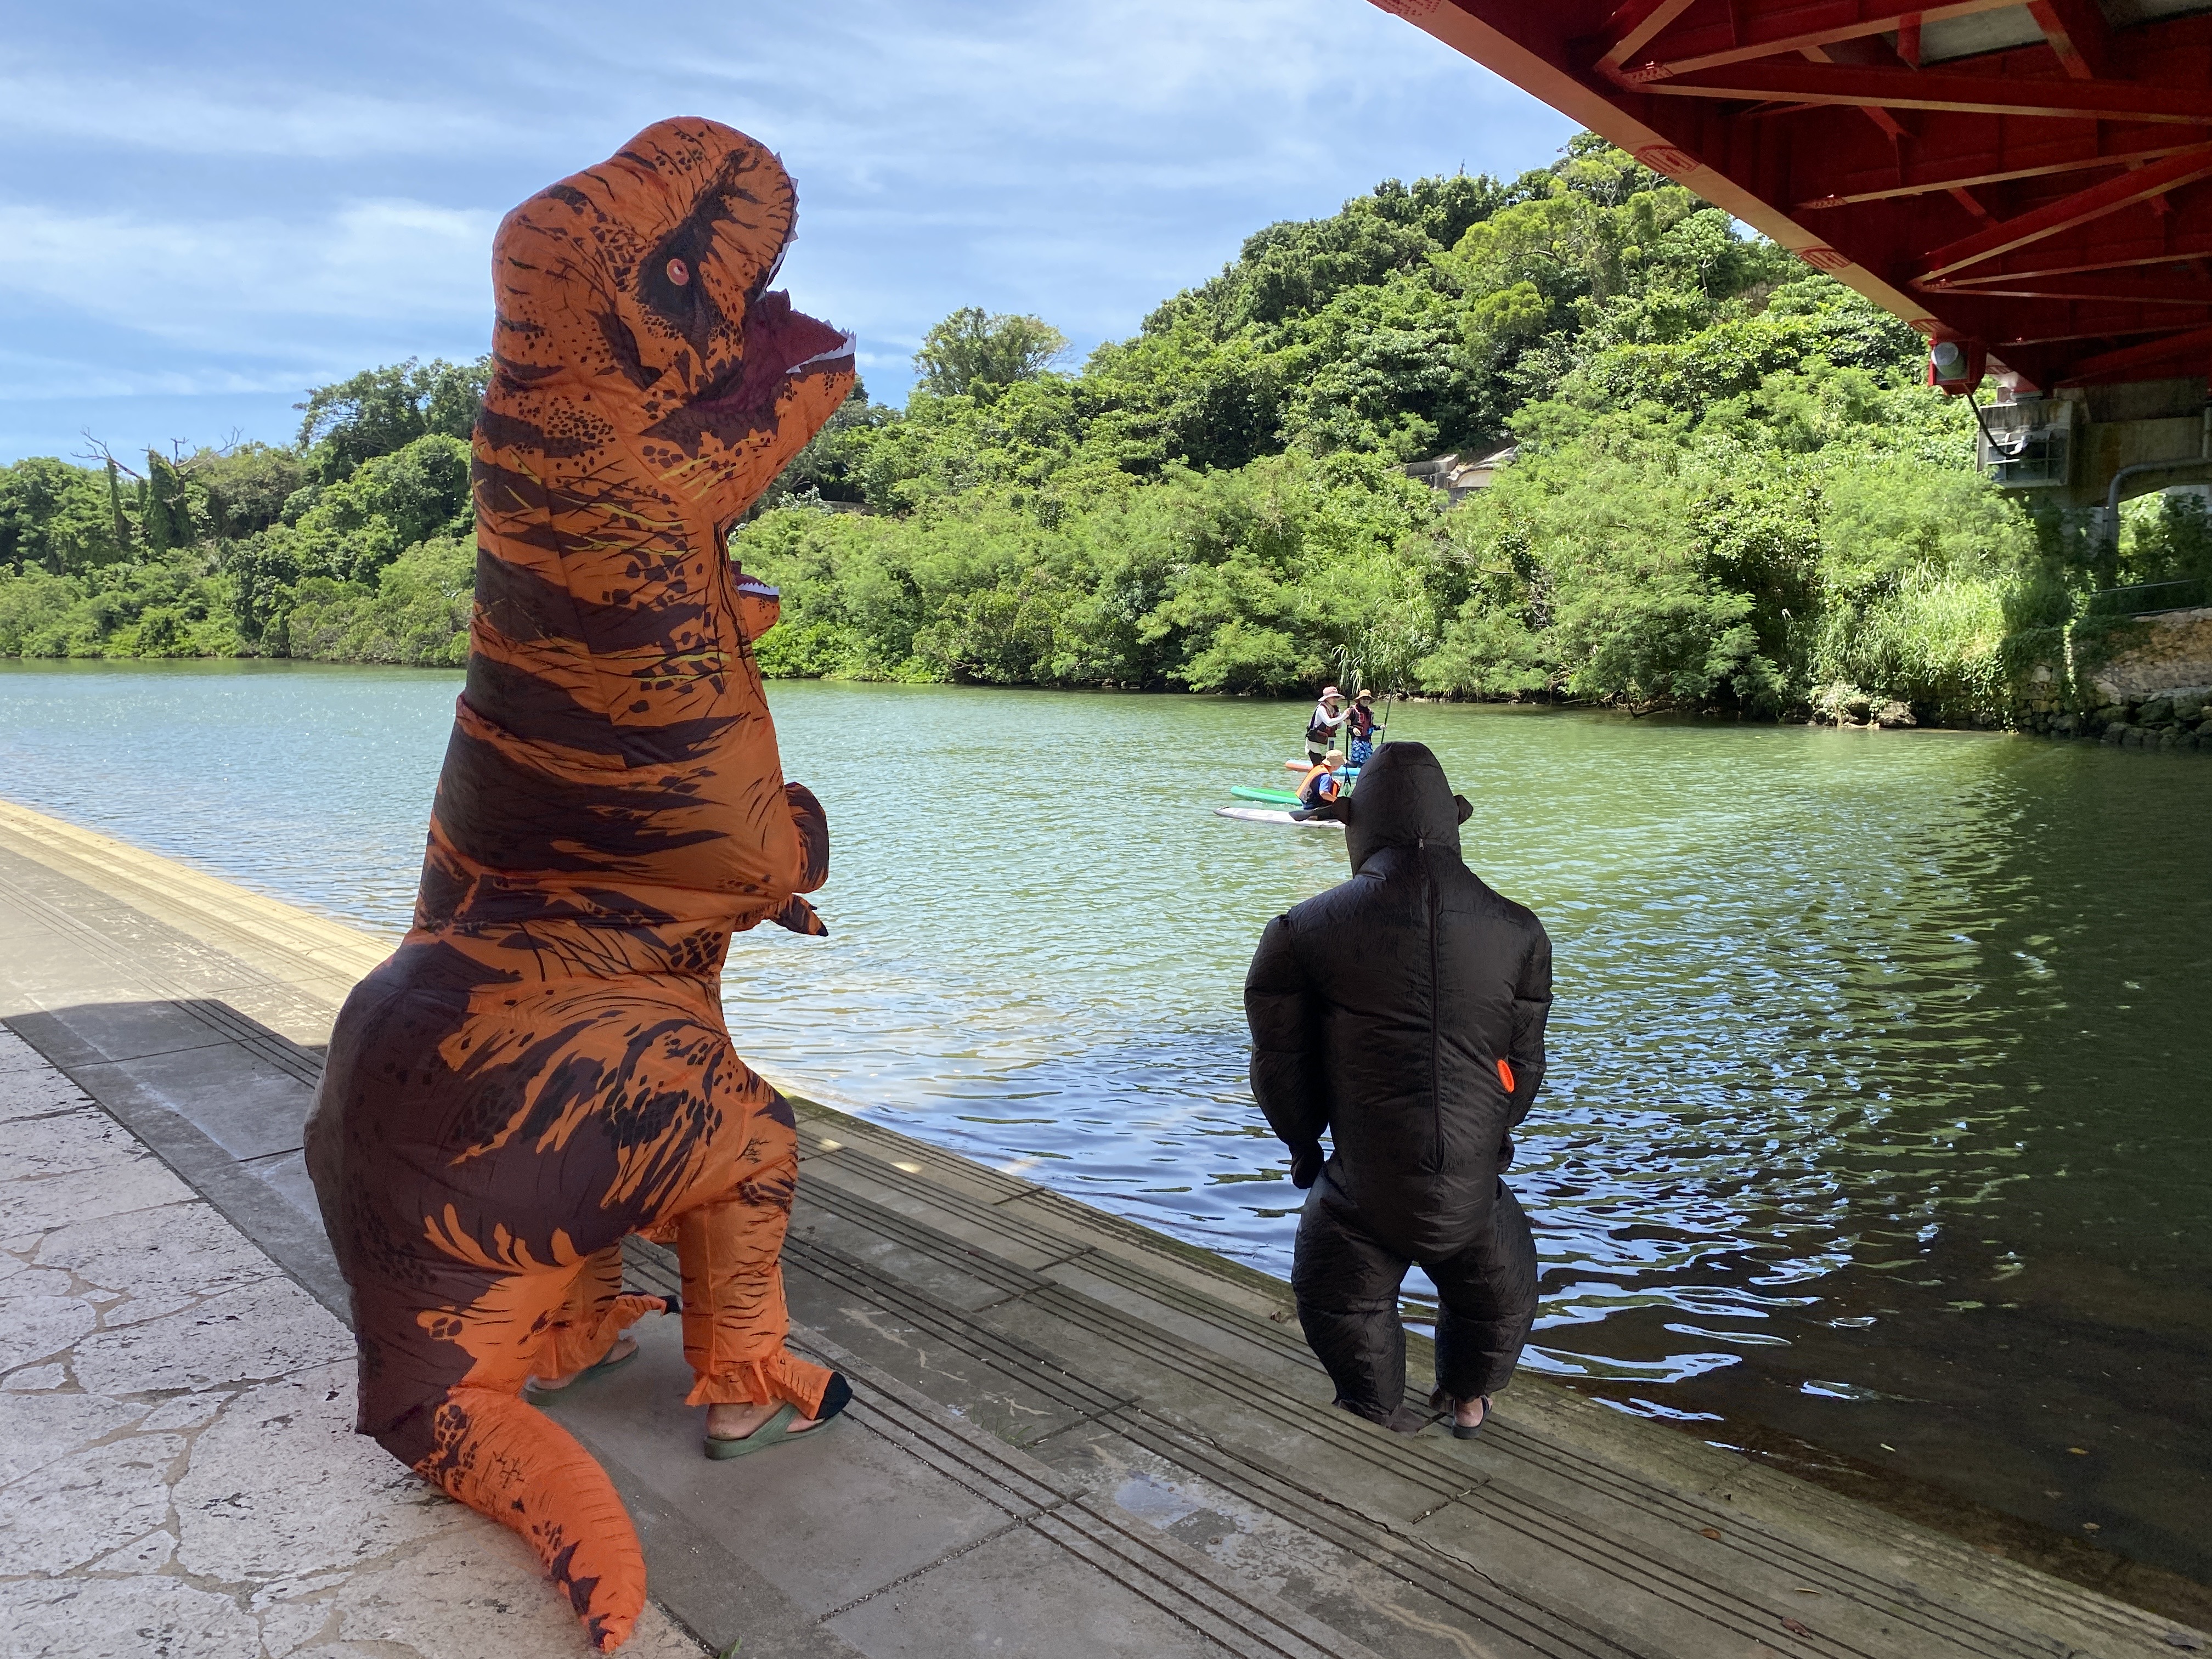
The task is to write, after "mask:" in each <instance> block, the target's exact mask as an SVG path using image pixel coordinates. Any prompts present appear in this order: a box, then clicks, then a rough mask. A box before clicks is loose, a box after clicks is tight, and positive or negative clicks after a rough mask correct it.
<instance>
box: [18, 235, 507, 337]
mask: <svg viewBox="0 0 2212 1659" xmlns="http://www.w3.org/2000/svg"><path fill="white" fill-rule="evenodd" d="M497 223H498V216H496V215H495V214H493V213H490V212H489V211H483V210H455V209H451V208H437V207H430V206H427V205H425V204H422V203H420V202H407V201H369V202H355V203H349V204H345V205H343V206H341V207H339V208H337V210H334V211H332V212H331V213H330V214H329V215H327V216H325V217H322V218H319V219H299V220H282V219H274V218H262V217H253V218H235V219H222V220H212V221H210V220H200V219H156V218H152V217H149V216H143V215H138V214H122V213H106V214H74V213H70V212H67V211H65V210H61V209H58V208H54V207H50V206H42V205H39V204H29V203H0V295H15V296H21V297H23V298H29V299H35V300H39V301H45V302H46V305H48V306H50V307H65V308H67V309H69V310H70V311H72V312H75V313H78V314H80V315H82V316H86V317H90V318H94V319H100V320H102V321H105V322H107V323H111V324H114V325H121V326H125V327H128V328H131V329H132V330H135V331H140V332H143V333H145V334H148V335H150V336H152V337H155V338H156V339H161V340H167V341H172V342H174V343H178V344H180V345H190V346H198V347H209V346H221V345H223V344H226V343H246V342H249V341H251V340H252V338H253V337H254V335H255V333H256V332H257V331H258V330H260V329H261V328H263V327H265V326H266V325H269V324H270V323H272V322H288V323H289V322H292V321H295V320H297V319H330V318H339V319H347V320H349V321H355V320H361V319H412V318H421V319H425V320H429V319H440V320H443V319H452V318H455V317H460V316H469V317H474V318H477V319H481V320H482V321H483V325H484V329H485V331H486V332H487V333H489V319H490V308H491V277H490V256H489V247H490V245H491V233H492V229H493V228H494V227H495V225H496V224H497ZM18 338H19V340H20V339H21V335H20V334H19V335H18ZM24 343H34V342H24Z"/></svg>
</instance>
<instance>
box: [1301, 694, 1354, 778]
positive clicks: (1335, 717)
mask: <svg viewBox="0 0 2212 1659" xmlns="http://www.w3.org/2000/svg"><path fill="white" fill-rule="evenodd" d="M1351 717H1352V711H1351V710H1350V709H1348V708H1346V707H1345V706H1344V693H1343V692H1341V691H1340V690H1337V689H1336V687H1334V686H1333V685H1324V686H1323V687H1322V689H1321V701H1320V702H1316V704H1314V711H1313V713H1312V714H1311V715H1310V716H1309V717H1308V719H1307V720H1306V764H1307V765H1309V766H1314V765H1318V764H1319V763H1320V762H1321V757H1322V756H1323V755H1326V754H1328V752H1329V750H1331V749H1332V748H1334V746H1335V744H1336V732H1337V728H1338V727H1339V726H1342V725H1343V724H1344V723H1345V721H1346V720H1349V719H1350V718H1351ZM1339 764H1340V765H1341V764H1342V763H1341V762H1339Z"/></svg>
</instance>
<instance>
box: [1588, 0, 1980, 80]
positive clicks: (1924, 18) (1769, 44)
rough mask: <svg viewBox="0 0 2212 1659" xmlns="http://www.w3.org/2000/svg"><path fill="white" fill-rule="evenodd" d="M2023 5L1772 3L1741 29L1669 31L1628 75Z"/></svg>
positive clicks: (1730, 60) (1735, 59) (1966, 1)
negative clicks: (1783, 6) (1772, 5)
mask: <svg viewBox="0 0 2212 1659" xmlns="http://www.w3.org/2000/svg"><path fill="white" fill-rule="evenodd" d="M2019 3H2020V0H1950V3H1949V4H1946V5H1933V6H1931V5H1926V4H1921V5H1903V4H1899V3H1896V0H1826V3H1823V4H1819V5H1809V6H1794V7H1788V8H1773V7H1769V8H1765V9H1761V10H1759V12H1757V13H1755V14H1754V15H1752V16H1751V17H1750V18H1749V19H1747V21H1746V23H1745V26H1744V27H1743V28H1742V29H1741V31H1738V30H1735V29H1732V28H1731V27H1729V25H1728V24H1727V23H1724V22H1723V23H1701V24H1696V25H1692V26H1687V27H1681V26H1678V27H1674V28H1671V29H1668V31H1667V32H1666V33H1664V34H1662V35H1659V36H1658V37H1656V39H1654V40H1652V41H1651V44H1650V48H1649V50H1648V51H1647V52H1645V54H1644V58H1639V59H1638V62H1637V63H1636V64H1635V66H1634V67H1632V68H1631V69H1629V70H1626V71H1625V72H1624V76H1625V78H1626V80H1628V81H1629V82H1641V81H1644V80H1648V79H1651V78H1654V77H1656V76H1660V75H1683V74H1687V73H1689V72H1691V71H1692V70H1702V69H1712V68H1715V67H1717V65H1720V64H1741V63H1744V62H1746V61H1747V60H1748V59H1751V58H1771V57H1775V56H1778V55H1780V54H1784V53H1788V52H1802V51H1803V50H1804V49H1805V48H1806V47H1807V46H1835V45H1837V44H1838V43H1839V42H1841V41H1844V40H1864V39H1865V38H1866V37H1867V36H1869V35H1872V34H1887V33H1891V32H1892V31H1899V32H1902V31H1904V30H1905V28H1906V27H1908V26H1910V27H1911V28H1912V29H1913V30H1914V31H1915V33H1916V34H1917V29H1918V27H1919V25H1920V24H1921V23H1923V22H1927V23H1936V22H1941V21H1943V20H1945V19H1946V18H1951V17H1972V15H1974V14H1975V13H1977V12H1984V11H2002V10H2004V9H2007V8H2008V7H2011V6H2016V5H2018V4H2019ZM1918 51H1919V48H1918V46H1917V44H1916V45H1915V46H1914V49H1913V55H1914V56H1917V55H1918ZM1899 56H1900V57H1904V56H1905V54H1903V53H1899ZM1905 61H1906V62H1907V63H1910V62H1911V58H1910V57H1907V58H1905Z"/></svg>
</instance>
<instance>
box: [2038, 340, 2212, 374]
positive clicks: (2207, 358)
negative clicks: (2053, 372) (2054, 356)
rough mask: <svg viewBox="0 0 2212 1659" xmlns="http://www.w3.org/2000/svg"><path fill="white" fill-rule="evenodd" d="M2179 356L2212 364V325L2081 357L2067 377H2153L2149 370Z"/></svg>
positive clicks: (2070, 368)
mask: <svg viewBox="0 0 2212 1659" xmlns="http://www.w3.org/2000/svg"><path fill="white" fill-rule="evenodd" d="M2176 357H2184V358H2194V359H2197V360H2198V361H2199V362H2204V363H2206V364H2207V365H2208V366H2212V328H2192V329H2191V330H2189V331H2187V332H2186V333H2183V334H2169V335H2167V336H2166V337H2165V338H2164V339H2162V340H2146V341H2145V342H2144V343H2142V344H2141V345H2135V346H2126V347H2124V348H2122V349H2120V350H2118V351H2102V352H2099V353H2098V354H2097V355H2096V356H2093V357H2083V358H2080V359H2078V360H2076V361H2075V362H2074V363H2073V364H2072V365H2071V366H2070V367H2069V368H2068V370H2067V373H2066V379H2067V380H2069V382H2078V381H2083V380H2143V379H2148V378H2149V377H2148V375H2147V374H2145V371H2146V370H2148V369H2153V368H2160V367H2162V366H2163V365H2165V364H2166V363H2167V362H2170V361H2171V360H2172V359H2173V358H2176Z"/></svg>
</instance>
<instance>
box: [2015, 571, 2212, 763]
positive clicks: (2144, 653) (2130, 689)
mask: <svg viewBox="0 0 2212 1659" xmlns="http://www.w3.org/2000/svg"><path fill="white" fill-rule="evenodd" d="M2026 690H2027V696H2026V698H2025V700H2024V706H2023V707H2022V708H2021V713H2020V715H2019V723H2020V726H2021V730H2023V731H2027V732H2038V733H2040V734H2041V735H2043V736H2045V737H2053V738H2096V739H2097V740H2098V741H2100V742H2101V743H2108V744H2113V745H2114V746H2116V747H2120V746H2124V747H2126V748H2130V749H2194V750H2204V751H2206V752H2208V753H2212V607H2205V608H2200V609H2197V610H2192V611H2167V612H2166V614H2165V615H2164V616H2158V617H2138V618H2136V621H2135V622H2134V623H2131V624H2129V625H2128V626H2127V628H2126V629H2125V630H2124V632H2122V633H2120V634H2119V635H2117V636H2115V637H2113V638H2112V639H2111V640H2110V641H2106V642H2105V644H2104V645H2103V647H2102V648H2101V649H2100V651H2099V652H2098V653H2097V654H2096V655H2095V657H2094V658H2093V660H2091V661H2088V662H2087V663H2079V664H2077V665H2075V672H2074V673H2073V674H2072V675H2071V676H2070V684H2069V675H2068V674H2067V672H2066V671H2065V670H2064V669H2063V668H2062V667H2061V666H2059V665H2056V664H2051V663H2041V664H2038V665H2036V666H2035V667H2034V668H2033V669H2031V670H2030V671H2028V677H2027V688H2026Z"/></svg>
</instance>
